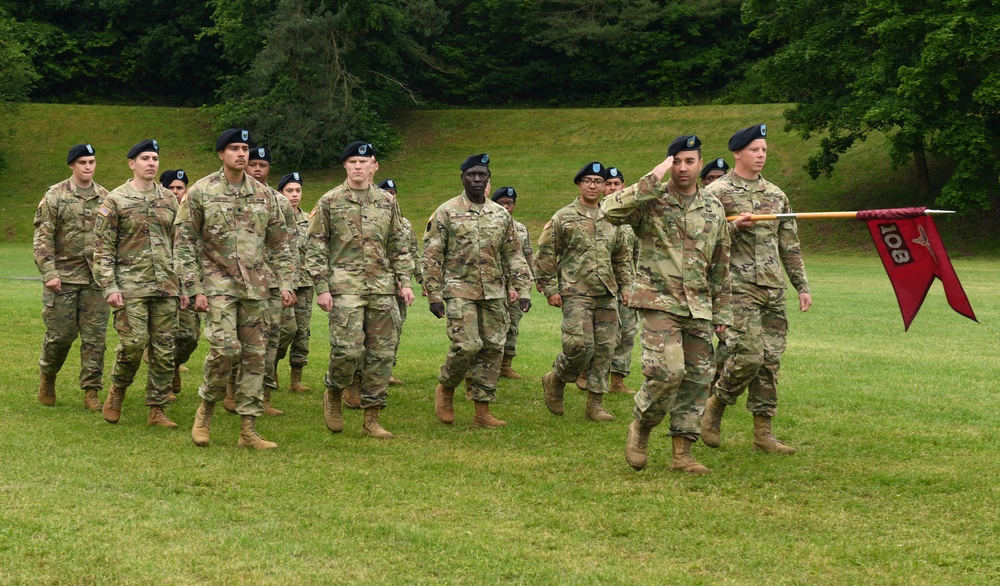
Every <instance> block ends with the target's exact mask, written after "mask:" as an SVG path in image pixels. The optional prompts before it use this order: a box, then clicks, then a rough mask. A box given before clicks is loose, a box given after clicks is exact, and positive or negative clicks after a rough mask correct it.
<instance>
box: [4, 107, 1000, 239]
mask: <svg viewBox="0 0 1000 586" xmlns="http://www.w3.org/2000/svg"><path fill="white" fill-rule="evenodd" d="M785 108H786V106H783V105H780V104H778V105H752V106H697V107H694V106H692V107H680V108H628V109H562V110H446V111H413V112H407V113H405V114H401V115H400V117H399V119H398V121H397V124H398V127H399V128H400V132H401V134H402V136H403V149H402V150H401V151H400V152H398V153H395V154H394V155H393V156H391V157H384V158H381V170H380V171H379V175H378V178H380V179H385V178H389V177H392V178H394V179H395V180H396V182H397V184H398V185H399V186H400V188H399V200H400V207H401V208H402V210H403V213H404V214H405V215H406V216H407V217H408V218H410V219H411V220H412V221H413V225H414V227H415V228H416V230H417V232H418V236H420V235H421V234H422V233H423V228H424V225H425V223H426V219H427V218H428V217H429V216H430V214H431V213H432V212H433V211H434V209H435V208H436V207H437V206H438V205H439V204H440V203H441V202H442V201H444V200H446V199H448V198H450V197H452V196H455V195H458V194H459V193H460V192H461V190H462V185H461V182H460V180H459V171H458V165H459V164H460V163H461V162H462V161H463V160H464V159H465V158H466V157H467V156H468V155H471V154H475V153H479V152H484V151H485V152H488V153H489V154H490V156H491V157H492V163H491V165H490V167H491V170H492V173H493V187H494V188H497V187H501V186H504V185H512V186H514V187H515V188H516V189H517V190H518V194H519V197H518V208H517V211H516V212H515V216H517V217H518V219H520V220H521V221H522V222H524V223H525V224H527V226H528V228H529V229H530V230H531V234H532V235H533V236H534V237H535V238H537V237H538V234H539V233H540V231H541V227H542V225H543V224H544V223H545V222H546V221H547V220H548V219H549V218H550V217H551V216H552V214H553V213H554V212H555V211H556V210H557V209H559V208H560V207H562V206H563V205H565V204H566V203H568V202H569V201H570V200H572V198H573V197H575V196H576V187H575V186H574V185H573V182H572V178H573V176H574V175H575V174H576V172H577V170H579V169H580V167H582V166H583V165H584V164H586V163H587V162H589V161H592V160H600V161H603V162H604V163H605V164H607V165H614V166H617V167H619V168H620V169H621V170H622V171H623V172H624V174H625V179H626V181H628V182H634V181H636V180H638V179H639V178H640V177H641V176H642V175H643V174H645V173H646V172H648V171H649V170H650V169H652V168H653V167H654V166H655V165H656V164H657V163H659V162H660V161H662V160H663V157H664V156H665V154H666V149H667V145H668V144H669V143H670V141H671V140H672V139H673V138H674V137H676V136H678V135H680V134H691V133H697V134H698V135H699V136H701V138H702V141H703V145H704V146H703V149H704V156H705V158H706V159H708V158H714V157H718V156H725V157H726V158H727V160H729V162H730V163H732V155H731V154H730V153H728V152H726V144H727V141H728V139H729V136H730V135H731V134H732V133H733V132H734V131H736V130H738V129H740V128H744V127H746V126H749V125H751V124H754V123H758V122H764V123H767V124H768V128H769V131H768V146H769V152H768V162H767V166H766V167H765V169H764V175H765V177H767V178H768V179H769V180H771V181H772V182H774V183H775V184H777V185H778V186H780V187H781V188H782V189H784V190H785V192H786V193H787V194H788V196H789V198H790V199H791V202H792V205H793V207H794V208H795V209H796V210H797V211H803V212H805V211H829V210H857V209H872V208H884V207H898V206H914V205H928V206H930V207H933V205H932V202H931V201H920V200H919V199H918V198H917V196H916V188H915V184H914V181H913V179H912V177H911V172H912V169H911V168H909V167H902V168H899V169H892V166H891V164H890V162H889V159H888V154H887V151H886V142H885V139H884V137H882V136H880V135H875V136H872V137H871V138H869V140H868V141H867V142H865V143H862V144H861V145H860V146H858V147H856V148H854V149H852V150H851V151H850V152H848V153H847V154H845V155H844V156H843V157H842V160H841V163H840V164H839V165H838V167H837V173H836V174H834V176H833V177H832V178H822V179H819V180H816V181H814V180H812V179H810V178H809V177H808V175H806V173H805V171H803V170H802V166H803V165H804V164H805V162H806V160H807V159H808V157H809V156H810V155H811V154H812V153H813V152H814V151H815V149H816V145H815V144H814V143H815V141H813V142H804V141H802V140H800V139H799V138H798V137H797V136H795V135H793V134H788V133H786V132H784V131H783V129H782V126H783V122H782V111H783V110H784V109H785ZM211 121H212V120H211V116H210V114H209V113H208V112H206V111H204V110H199V109H190V108H189V109H184V108H140V107H117V106H77V105H57V104H31V105H27V106H25V107H24V108H22V110H21V112H20V113H19V114H18V116H17V118H16V119H14V120H11V121H10V124H11V125H12V126H13V127H14V129H15V134H14V135H13V136H0V149H2V150H3V152H4V156H5V157H6V159H7V161H8V164H9V166H10V170H9V171H8V172H6V173H4V174H2V175H0V211H2V212H3V213H2V214H0V231H2V237H0V240H2V241H6V242H30V241H31V233H32V225H31V222H32V218H33V215H34V211H35V207H36V206H37V205H38V201H39V199H41V196H42V194H43V193H44V192H45V188H46V187H48V186H49V185H52V184H53V183H56V182H58V181H61V180H63V179H65V178H66V177H67V176H68V175H69V173H68V169H67V167H66V165H65V161H66V151H67V150H68V148H69V147H70V146H71V145H73V144H75V143H77V142H90V143H93V144H94V146H95V148H96V149H97V159H98V167H97V173H96V175H95V178H96V180H97V181H98V182H99V183H101V184H102V185H104V186H105V187H107V188H109V189H111V188H114V187H117V186H118V185H120V184H121V183H123V182H124V181H125V180H126V179H127V178H129V177H131V174H130V172H129V170H128V165H127V164H126V159H125V153H126V152H127V151H128V149H129V147H130V146H132V145H133V144H135V143H137V142H139V141H140V140H143V139H145V138H150V137H153V138H157V139H158V140H159V141H160V144H161V149H162V150H161V153H160V160H161V163H160V167H161V169H164V170H166V169H168V168H178V167H181V168H184V169H186V170H187V171H188V173H189V175H191V176H192V177H202V176H204V175H206V174H208V173H209V172H212V171H216V170H218V169H219V167H220V164H219V160H218V158H217V156H216V155H215V153H213V152H212V147H213V145H214V142H215V137H216V133H215V132H214V131H213V130H212V129H211ZM0 128H3V125H0ZM259 139H260V140H262V141H264V142H265V144H266V137H259ZM330 148H331V149H333V150H335V151H336V152H339V151H340V150H341V148H342V145H330ZM947 164H948V163H947V162H946V161H938V162H935V163H934V164H933V165H932V174H933V176H934V179H935V181H937V182H938V183H941V182H942V180H941V179H940V177H941V173H942V171H943V169H944V168H946V166H947ZM289 171H291V169H288V168H286V167H283V166H282V164H281V161H275V168H274V170H273V172H272V178H273V180H272V182H271V183H272V184H277V179H278V178H279V177H280V176H281V174H282V173H284V172H289ZM304 178H305V181H306V183H305V186H304V195H303V203H302V205H303V208H304V209H311V208H312V205H313V204H314V203H315V202H316V200H318V199H319V197H320V196H321V195H322V194H323V193H324V192H326V191H327V190H329V189H330V188H332V187H333V186H334V185H336V184H338V183H340V182H342V181H343V180H344V173H343V169H342V168H339V167H338V168H335V169H326V170H321V171H307V172H305V173H304ZM998 207H1000V206H998ZM998 220H1000V211H997V210H996V209H994V210H992V211H988V212H982V213H976V214H971V215H968V216H965V217H960V218H942V219H940V220H939V221H938V227H939V229H940V232H941V236H942V238H943V239H944V242H945V244H947V245H948V249H949V251H950V252H951V254H952V255H953V256H968V255H982V254H992V255H994V256H995V255H997V254H1000V239H998V238H996V236H995V229H994V226H995V225H996V223H997V221H998ZM800 231H801V232H802V236H803V242H804V247H805V250H806V252H819V251H826V252H829V251H840V250H851V251H864V252H869V251H871V250H872V245H871V240H870V238H869V236H868V233H867V230H865V229H864V227H863V226H861V225H859V224H857V223H856V222H843V221H842V222H810V223H806V222H802V223H801V224H800Z"/></svg>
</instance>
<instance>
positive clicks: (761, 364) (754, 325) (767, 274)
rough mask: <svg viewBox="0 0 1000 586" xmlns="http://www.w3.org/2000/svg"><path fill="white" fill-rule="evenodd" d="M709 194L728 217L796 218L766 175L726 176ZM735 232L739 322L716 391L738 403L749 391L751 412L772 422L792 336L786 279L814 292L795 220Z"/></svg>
mask: <svg viewBox="0 0 1000 586" xmlns="http://www.w3.org/2000/svg"><path fill="white" fill-rule="evenodd" d="M706 190H707V191H708V192H709V193H710V194H712V195H714V196H715V197H717V198H718V199H719V201H721V202H722V205H723V206H724V207H725V210H726V215H728V216H734V215H737V214H740V213H744V212H749V213H753V214H786V213H791V212H792V208H791V206H790V205H789V203H788V197H787V196H786V195H785V193H784V192H783V191H781V189H779V188H778V187H776V186H775V185H774V184H772V183H770V182H769V181H767V180H766V179H764V178H763V177H760V179H759V180H758V181H756V182H751V181H746V180H744V179H743V178H741V177H739V176H738V175H736V174H735V173H728V174H727V175H725V176H723V177H722V178H720V179H717V180H716V181H715V182H713V183H712V184H711V185H709V186H708V187H707V188H706ZM729 234H730V236H731V238H732V241H733V246H732V259H731V261H730V265H731V271H732V274H733V313H734V319H735V321H734V323H733V327H732V328H730V329H729V330H727V331H726V333H725V335H724V336H723V338H722V340H721V341H720V343H719V351H718V355H717V357H716V363H717V365H718V374H717V376H716V379H715V384H714V385H713V391H712V392H713V393H714V394H715V395H716V396H718V397H719V398H720V399H721V400H722V401H723V402H724V403H725V404H727V405H732V404H734V403H735V402H736V398H737V397H738V396H740V394H742V393H743V391H744V390H745V389H746V388H747V387H748V386H749V389H750V393H749V395H747V410H748V411H750V412H751V413H754V414H756V415H766V416H768V417H774V415H775V414H776V413H777V410H778V389H777V384H778V369H779V367H780V365H781V355H782V353H783V352H784V351H785V346H786V336H787V333H788V318H787V316H786V314H785V289H786V287H787V284H786V282H785V274H784V273H788V279H789V280H791V282H792V286H793V287H795V289H796V290H797V291H798V292H799V293H808V292H809V280H808V279H807V278H806V269H805V264H804V263H803V261H802V252H801V251H800V249H799V235H798V228H797V227H796V223H795V220H780V221H767V222H756V223H755V224H754V227H753V229H752V230H738V229H737V228H736V224H735V222H730V223H729ZM782 267H784V272H783V271H782Z"/></svg>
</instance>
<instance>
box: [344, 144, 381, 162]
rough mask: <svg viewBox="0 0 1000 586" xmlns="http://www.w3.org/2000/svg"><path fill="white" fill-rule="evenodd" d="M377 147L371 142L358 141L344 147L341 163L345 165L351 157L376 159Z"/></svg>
mask: <svg viewBox="0 0 1000 586" xmlns="http://www.w3.org/2000/svg"><path fill="white" fill-rule="evenodd" d="M374 156H375V147H373V146H372V143H370V142H364V141H361V140H356V141H354V142H352V143H351V144H349V145H347V146H346V147H344V152H342V153H340V162H341V163H343V162H344V161H345V160H346V159H348V158H350V157H374Z"/></svg>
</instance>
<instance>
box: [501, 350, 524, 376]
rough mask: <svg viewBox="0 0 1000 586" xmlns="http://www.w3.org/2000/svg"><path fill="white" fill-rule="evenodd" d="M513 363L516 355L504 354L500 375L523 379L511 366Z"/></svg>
mask: <svg viewBox="0 0 1000 586" xmlns="http://www.w3.org/2000/svg"><path fill="white" fill-rule="evenodd" d="M513 363H514V357H513V356H512V355H510V354H504V355H503V361H501V362H500V376H501V377H503V378H509V379H511V380H521V378H522V377H521V375H519V374H518V373H516V372H514V367H513V366H511V365H512V364H513Z"/></svg>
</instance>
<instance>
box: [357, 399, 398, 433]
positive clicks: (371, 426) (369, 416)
mask: <svg viewBox="0 0 1000 586" xmlns="http://www.w3.org/2000/svg"><path fill="white" fill-rule="evenodd" d="M378 412H379V408H378V407H365V423H364V425H363V426H362V427H361V431H362V432H364V434H365V435H370V436H371V437H374V438H378V439H391V438H392V434H391V433H389V432H388V431H386V430H385V429H383V427H382V426H381V425H379V422H378Z"/></svg>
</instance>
